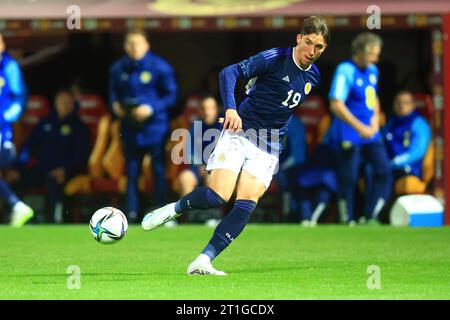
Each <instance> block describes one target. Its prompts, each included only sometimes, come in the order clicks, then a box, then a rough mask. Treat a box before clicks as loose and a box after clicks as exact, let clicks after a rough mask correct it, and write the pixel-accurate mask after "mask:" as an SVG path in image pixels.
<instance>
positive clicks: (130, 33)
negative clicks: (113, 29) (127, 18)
mask: <svg viewBox="0 0 450 320" xmlns="http://www.w3.org/2000/svg"><path fill="white" fill-rule="evenodd" d="M134 35H140V36H143V37H144V39H145V40H146V41H147V42H148V41H149V40H148V36H147V33H145V31H144V30H142V29H129V30H128V31H127V33H125V37H124V41H127V39H128V37H129V36H134Z"/></svg>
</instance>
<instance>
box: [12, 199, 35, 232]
mask: <svg viewBox="0 0 450 320" xmlns="http://www.w3.org/2000/svg"><path fill="white" fill-rule="evenodd" d="M33 216H34V211H33V209H31V208H30V207H29V206H27V205H26V204H25V203H23V202H22V201H19V202H17V203H16V204H15V205H14V207H13V208H12V214H11V226H13V227H16V228H18V227H22V226H23V225H24V224H25V223H27V222H28V220H30V219H31V218H33Z"/></svg>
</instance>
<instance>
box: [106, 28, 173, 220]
mask: <svg viewBox="0 0 450 320" xmlns="http://www.w3.org/2000/svg"><path fill="white" fill-rule="evenodd" d="M124 49H125V52H126V55H125V56H123V57H122V58H120V59H119V60H117V61H116V62H115V63H114V64H113V65H112V66H111V69H110V75H109V102H110V107H111V108H112V111H113V113H114V115H115V116H117V117H118V118H120V119H121V120H122V121H121V136H122V142H123V147H124V154H125V159H126V174H127V181H128V182H127V189H126V210H127V213H128V217H129V218H130V220H132V221H135V220H136V219H137V216H138V211H139V204H138V203H139V201H138V178H139V174H140V169H141V163H142V159H143V157H144V156H145V154H147V153H149V154H150V155H151V157H152V169H153V177H154V181H155V189H156V190H157V195H158V197H157V199H156V202H157V203H162V202H165V197H166V194H167V182H166V177H165V149H164V147H165V140H166V136H167V133H168V130H169V115H168V108H169V107H171V106H172V105H173V104H174V103H175V101H176V98H177V90H178V88H177V83H176V81H175V75H174V70H173V68H172V66H171V65H170V64H169V63H168V62H167V61H165V60H164V59H163V58H161V57H159V56H157V55H155V54H153V53H152V52H151V51H150V43H149V41H148V40H147V38H146V35H145V33H144V32H142V31H140V30H132V31H129V32H128V33H127V34H126V36H125V43H124Z"/></svg>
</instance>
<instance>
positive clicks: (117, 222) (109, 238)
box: [89, 207, 128, 244]
mask: <svg viewBox="0 0 450 320" xmlns="http://www.w3.org/2000/svg"><path fill="white" fill-rule="evenodd" d="M89 229H90V230H91V233H92V235H93V236H94V239H95V240H97V241H98V242H100V243H104V244H111V243H115V242H117V241H119V240H120V239H122V238H123V237H124V236H125V232H126V231H127V229H128V221H127V218H126V217H125V215H124V214H123V212H122V211H120V210H119V209H116V208H113V207H104V208H101V209H98V210H97V211H95V213H94V214H93V215H92V218H91V221H90V222H89Z"/></svg>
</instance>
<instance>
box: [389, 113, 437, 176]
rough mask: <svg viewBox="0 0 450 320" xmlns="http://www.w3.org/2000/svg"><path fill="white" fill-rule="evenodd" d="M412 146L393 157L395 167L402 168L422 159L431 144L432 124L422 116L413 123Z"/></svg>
mask: <svg viewBox="0 0 450 320" xmlns="http://www.w3.org/2000/svg"><path fill="white" fill-rule="evenodd" d="M411 131H412V133H413V134H412V139H411V142H410V145H411V148H410V149H409V150H408V151H406V152H405V153H402V154H399V155H397V156H396V157H395V158H394V159H393V164H394V168H402V167H405V166H407V165H411V164H413V163H414V162H416V161H418V160H420V159H422V158H423V157H424V156H425V154H426V152H427V150H428V146H429V145H430V141H431V130H430V126H429V125H428V123H427V122H426V120H425V119H423V118H422V117H418V118H417V119H416V120H414V122H413V124H412V128H411Z"/></svg>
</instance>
